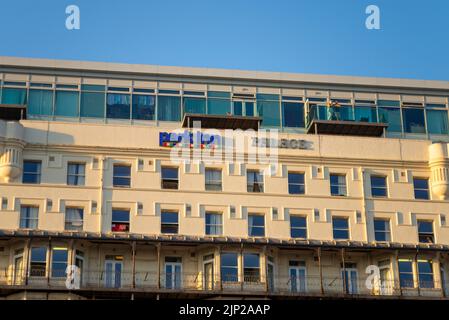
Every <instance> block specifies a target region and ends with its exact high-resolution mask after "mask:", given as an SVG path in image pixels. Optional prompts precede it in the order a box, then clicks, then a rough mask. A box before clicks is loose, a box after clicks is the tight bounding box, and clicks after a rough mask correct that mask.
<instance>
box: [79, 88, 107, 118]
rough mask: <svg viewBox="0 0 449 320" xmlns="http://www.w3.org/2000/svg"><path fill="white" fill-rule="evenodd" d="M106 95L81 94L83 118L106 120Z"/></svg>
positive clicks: (96, 93)
mask: <svg viewBox="0 0 449 320" xmlns="http://www.w3.org/2000/svg"><path fill="white" fill-rule="evenodd" d="M104 107H105V95H104V93H99V92H82V93H81V117H89V118H104Z"/></svg>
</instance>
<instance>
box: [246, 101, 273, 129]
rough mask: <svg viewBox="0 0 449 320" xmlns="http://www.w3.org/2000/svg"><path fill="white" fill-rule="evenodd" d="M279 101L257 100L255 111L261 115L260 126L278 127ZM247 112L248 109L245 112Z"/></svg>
mask: <svg viewBox="0 0 449 320" xmlns="http://www.w3.org/2000/svg"><path fill="white" fill-rule="evenodd" d="M279 107H280V106H279V101H257V113H258V115H259V117H262V126H264V127H279V126H280V119H279V117H280V114H279V111H280V110H279ZM246 113H247V114H246V115H248V116H249V114H248V109H247V112H246Z"/></svg>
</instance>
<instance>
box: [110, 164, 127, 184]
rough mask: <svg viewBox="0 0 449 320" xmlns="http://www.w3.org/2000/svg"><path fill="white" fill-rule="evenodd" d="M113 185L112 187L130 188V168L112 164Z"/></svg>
mask: <svg viewBox="0 0 449 320" xmlns="http://www.w3.org/2000/svg"><path fill="white" fill-rule="evenodd" d="M113 171H114V173H113V175H114V177H113V185H114V187H130V186H131V166H129V165H123V164H114V169H113Z"/></svg>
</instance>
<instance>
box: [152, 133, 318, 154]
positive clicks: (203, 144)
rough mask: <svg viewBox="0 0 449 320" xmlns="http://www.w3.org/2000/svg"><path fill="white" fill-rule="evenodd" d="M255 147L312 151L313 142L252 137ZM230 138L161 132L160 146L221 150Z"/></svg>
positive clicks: (202, 134) (203, 134)
mask: <svg viewBox="0 0 449 320" xmlns="http://www.w3.org/2000/svg"><path fill="white" fill-rule="evenodd" d="M250 138H251V141H252V146H253V147H260V148H280V149H302V150H306V149H312V145H313V142H312V141H307V140H302V139H284V138H282V139H271V138H260V137H250ZM226 139H229V138H228V137H223V136H221V135H217V134H206V133H202V132H200V131H198V132H190V131H188V130H185V131H184V132H159V146H160V147H167V148H173V147H178V146H179V147H182V146H183V145H185V146H186V147H189V148H194V147H195V142H196V143H197V144H198V147H199V148H201V149H216V148H220V147H221V146H222V144H224V145H225V144H226Z"/></svg>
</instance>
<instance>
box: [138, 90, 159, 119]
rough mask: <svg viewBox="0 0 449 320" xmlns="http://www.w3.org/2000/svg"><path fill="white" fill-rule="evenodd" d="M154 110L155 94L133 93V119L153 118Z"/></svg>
mask: <svg viewBox="0 0 449 320" xmlns="http://www.w3.org/2000/svg"><path fill="white" fill-rule="evenodd" d="M155 112H156V97H155V96H148V95H139V94H133V119H136V120H154V119H155V118H154V116H155Z"/></svg>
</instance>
